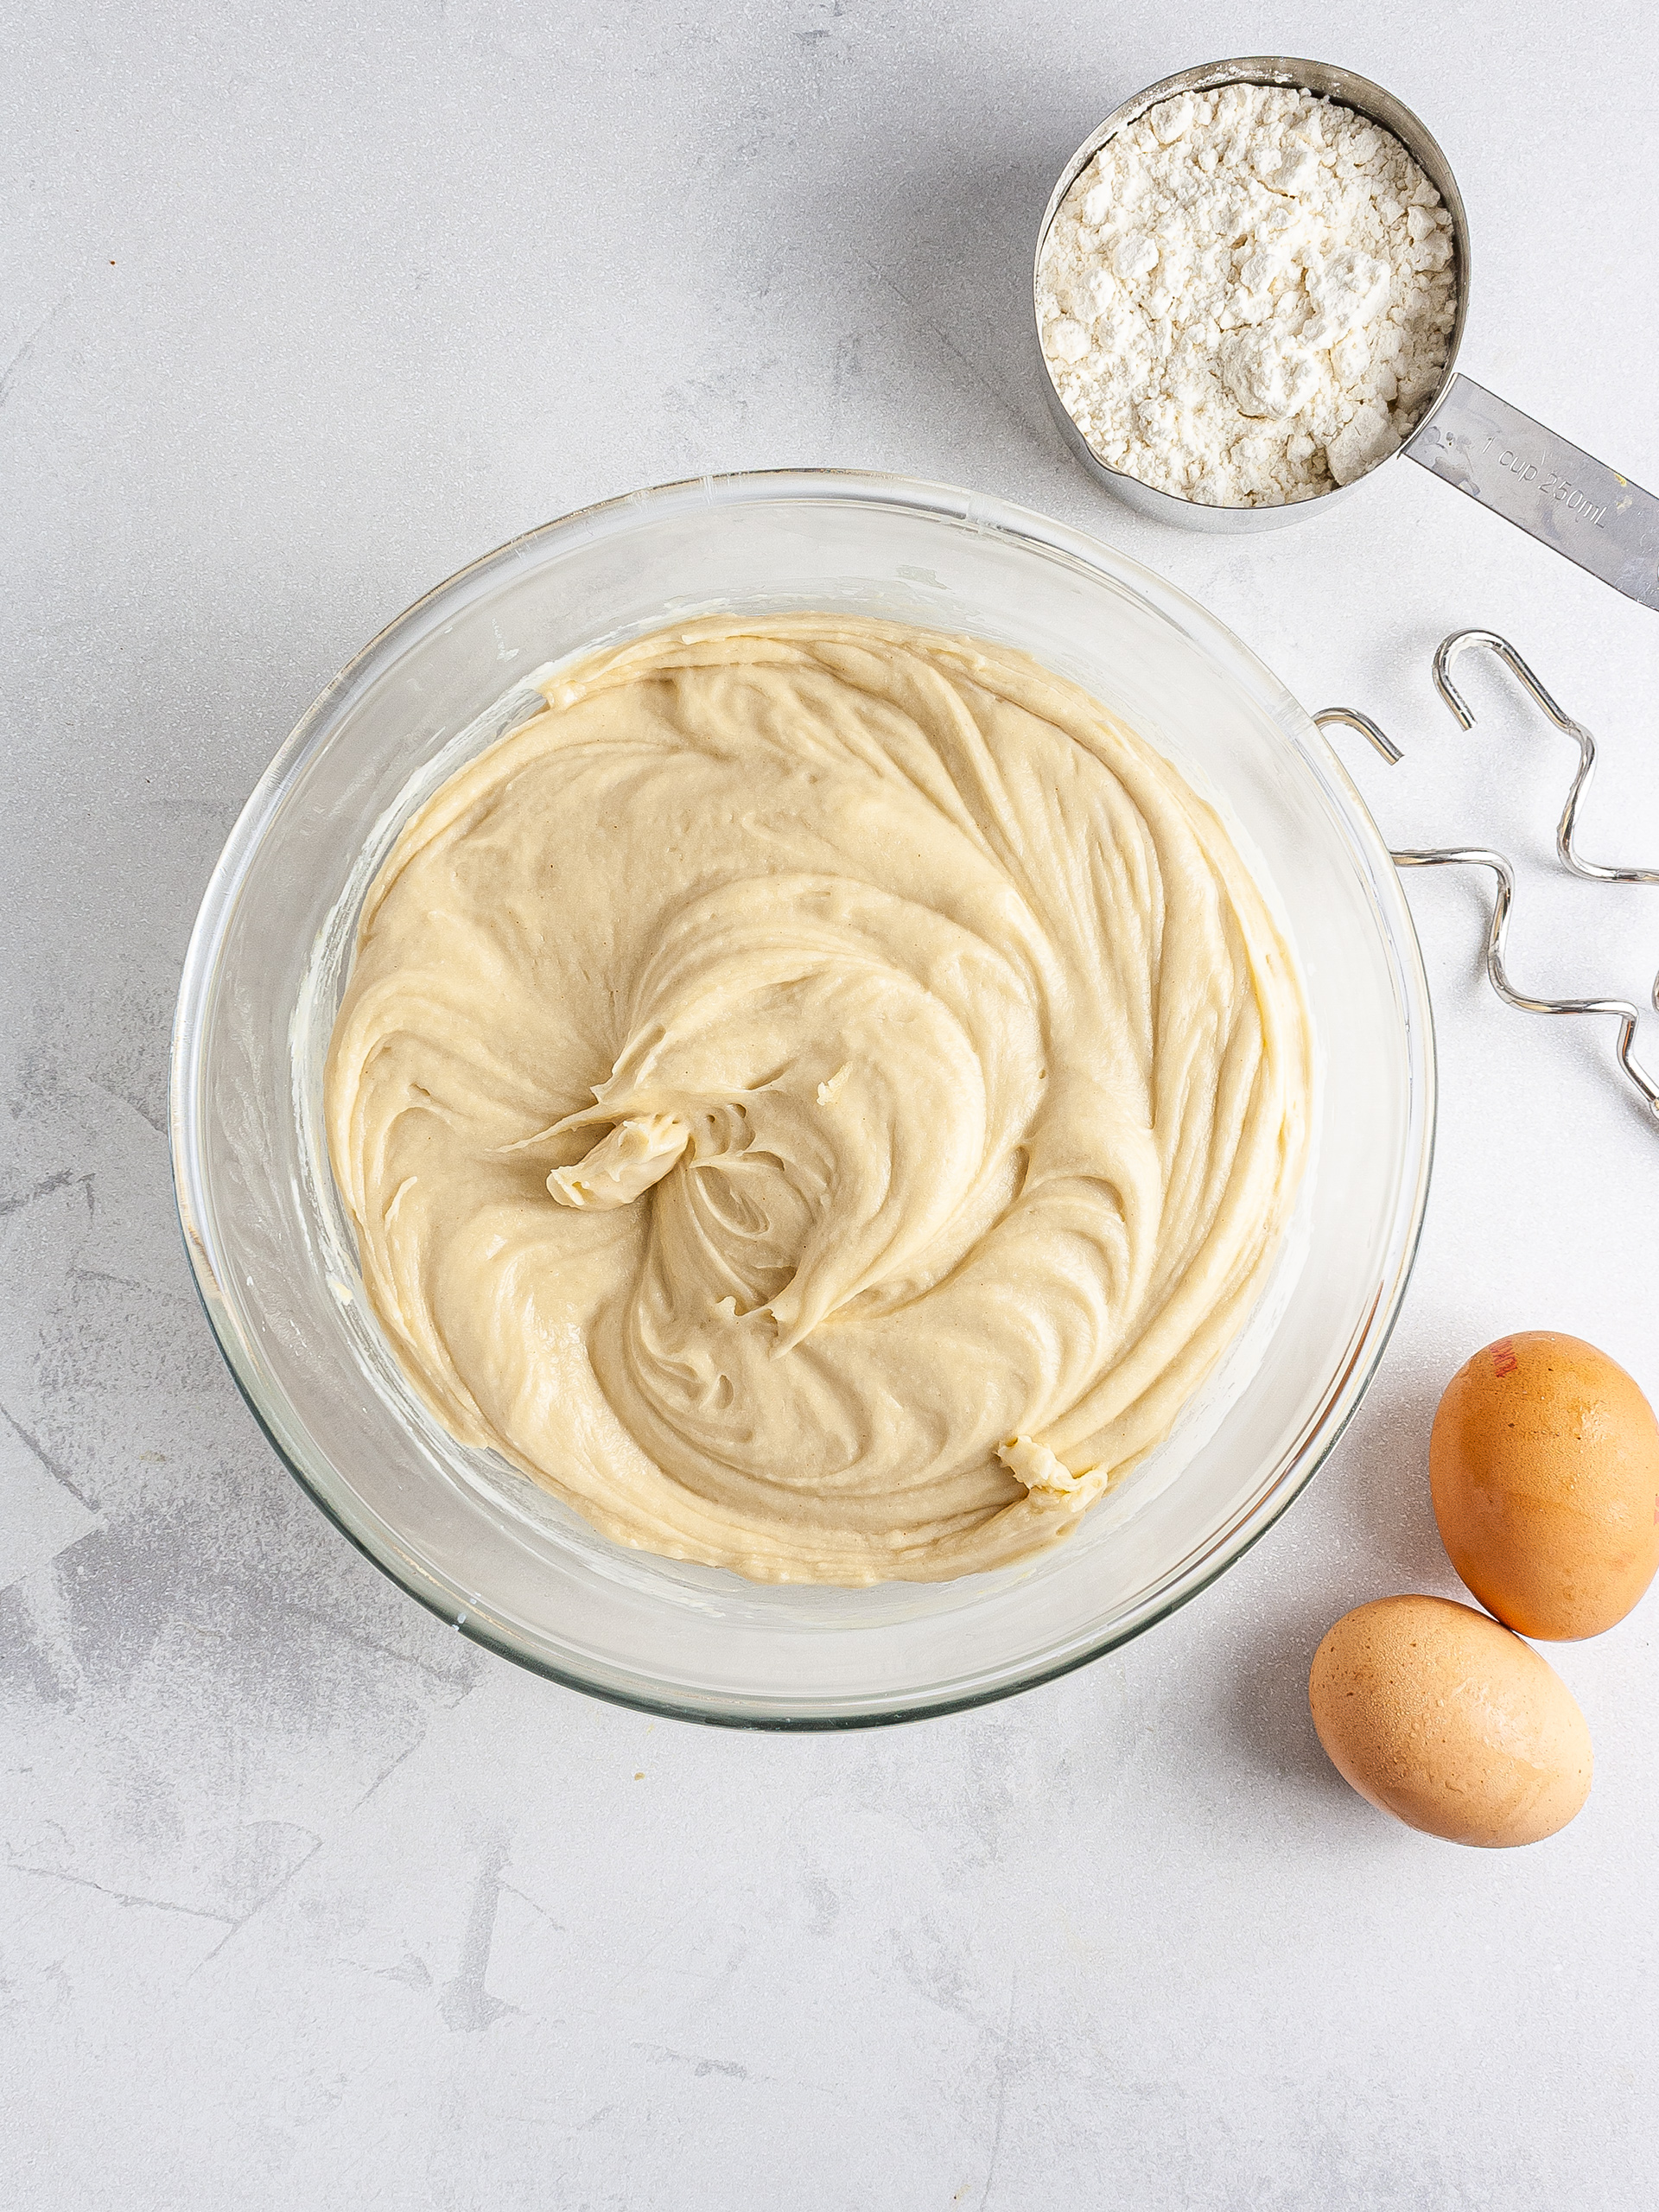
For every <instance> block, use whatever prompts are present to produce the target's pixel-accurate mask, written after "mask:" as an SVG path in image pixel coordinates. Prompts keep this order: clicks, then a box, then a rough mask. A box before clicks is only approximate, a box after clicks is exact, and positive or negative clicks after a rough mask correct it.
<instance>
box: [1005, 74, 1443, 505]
mask: <svg viewBox="0 0 1659 2212" xmlns="http://www.w3.org/2000/svg"><path fill="white" fill-rule="evenodd" d="M1037 296H1038V317H1039V324H1040V327H1041V330H1042V340H1043V353H1044V357H1045V359H1046V361H1047V363H1048V366H1049V370H1050V372H1051V374H1052V377H1053V378H1054V383H1055V387H1056V389H1057V390H1058V393H1059V396H1060V398H1061V401H1062V402H1063V404H1064V405H1065V409H1066V411H1067V413H1068V414H1069V415H1070V416H1071V419H1072V420H1073V422H1075V423H1077V427H1078V429H1080V430H1081V431H1082V433H1083V435H1084V437H1085V438H1086V439H1087V440H1088V442H1089V444H1090V447H1091V448H1093V450H1094V451H1095V452H1096V454H1098V455H1099V457H1100V458H1101V460H1102V461H1104V462H1105V463H1106V464H1107V466H1108V467H1111V468H1116V469H1118V470H1120V471H1121V472H1122V473H1123V474H1126V475H1128V476H1134V477H1137V478H1138V479H1139V480H1141V482H1142V483H1143V484H1149V485H1152V486H1155V487H1156V488H1157V489H1158V490H1160V491H1165V492H1172V493H1176V494H1177V495H1178V496H1179V497H1181V498H1185V499H1194V500H1198V501H1201V502H1203V503H1204V504H1205V505H1211V506H1224V507H1259V506H1279V505H1284V504H1285V503H1287V502H1288V501H1291V500H1295V499H1315V498H1317V497H1318V496H1319V493H1322V492H1328V491H1330V490H1332V487H1333V486H1336V485H1338V484H1347V483H1351V481H1352V480H1354V478H1356V477H1357V476H1363V474H1365V473H1366V471H1367V470H1368V469H1371V468H1375V467H1376V465H1377V463H1378V462H1379V461H1385V460H1386V459H1387V458H1388V456H1389V454H1391V453H1393V452H1394V451H1395V448H1396V447H1398V446H1399V445H1400V444H1401V442H1402V441H1403V440H1404V439H1405V438H1406V437H1407V436H1408V435H1409V434H1410V432H1411V431H1412V429H1414V427H1415V425H1416V423H1417V422H1418V421H1419V419H1420V418H1421V416H1422V414H1423V411H1424V410H1425V409H1426V408H1427V405H1428V403H1429V401H1430V400H1431V399H1432V398H1433V395H1434V392H1435V390H1436V388H1437V387H1438V385H1439V384H1440V377H1441V374H1442V372H1443V371H1444V368H1445V365H1446V347H1447V345H1448V343H1449V341H1450V334H1451V330H1452V322H1453V321H1454V319H1455V316H1456V312H1457V280H1456V275H1455V272H1454V270H1453V269H1452V219H1451V217H1450V215H1449V214H1448V213H1447V212H1446V209H1445V208H1444V207H1442V206H1441V205H1440V194H1438V193H1437V192H1436V191H1435V189H1434V188H1433V185H1432V184H1431V183H1430V182H1429V181H1428V179H1427V177H1426V176H1425V175H1424V174H1423V172H1422V170H1421V168H1419V167H1418V166H1417V164H1416V162H1414V161H1413V160H1412V158H1411V156H1409V155H1408V153H1407V151H1406V149H1405V148H1404V147H1403V146H1402V144H1401V143H1400V142H1399V140H1398V139H1397V138H1395V137H1391V136H1390V135H1389V132H1387V131H1386V130H1381V129H1380V128H1379V127H1378V126H1377V125H1376V124H1373V123H1369V122H1367V121H1366V119H1365V118H1364V117H1363V116H1361V115H1357V114H1356V113H1355V112H1354V111H1353V110H1352V109H1351V108H1345V107H1341V106H1338V105H1337V104H1336V103H1335V102H1333V101H1331V100H1325V99H1316V98H1315V97H1314V96H1313V94H1312V93H1311V92H1297V91H1293V90H1290V89H1288V88H1285V87H1281V86H1265V85H1229V86H1224V88H1223V89H1221V90H1220V91H1218V92H1203V93H1199V94H1197V95H1194V94H1191V93H1183V94H1181V95H1180V96H1179V98H1177V99H1170V100H1165V101H1162V102H1161V103H1160V105H1158V106H1156V107H1154V108H1152V109H1149V110H1148V111H1147V113H1146V114H1145V115H1144V116H1142V117H1141V118H1140V120H1139V121H1138V122H1135V123H1132V124H1128V125H1127V126H1126V127H1125V128H1124V129H1122V130H1119V131H1116V133H1114V135H1113V136H1112V137H1110V138H1109V139H1108V141H1107V142H1106V143H1105V145H1103V147H1102V148H1101V149H1100V151H1099V153H1098V154H1096V156H1095V157H1094V159H1093V160H1092V161H1091V162H1089V164H1088V165H1087V167H1086V168H1084V169H1083V171H1082V172H1081V173H1080V175H1078V176H1077V180H1076V181H1075V182H1074V183H1073V185H1072V186H1071V190H1070V191H1069V192H1068V193H1067V194H1066V196H1065V200H1063V201H1062V203H1061V205H1060V207H1059V208H1058V211H1057V213H1056V214H1055V218H1054V220H1053V223H1052V225H1051V226H1050V228H1049V232H1048V236H1047V238H1046V240H1045V241H1044V245H1043V251H1042V256H1041V259H1040V262H1039V269H1038V282H1037Z"/></svg>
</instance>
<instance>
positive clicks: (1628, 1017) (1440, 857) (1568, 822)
mask: <svg viewBox="0 0 1659 2212" xmlns="http://www.w3.org/2000/svg"><path fill="white" fill-rule="evenodd" d="M1466 652H1490V653H1492V654H1494V655H1495V656H1496V657H1497V658H1498V659H1499V660H1501V661H1502V662H1503V665H1504V666H1505V667H1506V668H1507V669H1508V670H1509V671H1510V674H1511V675H1513V676H1514V677H1516V679H1517V680H1518V681H1519V683H1521V684H1522V687H1523V688H1524V689H1525V690H1526V691H1527V693H1528V695H1529V697H1530V698H1531V699H1532V701H1533V702H1534V703H1535V705H1536V706H1537V707H1538V708H1539V709H1541V712H1542V713H1543V714H1544V715H1547V716H1548V719H1549V720H1550V721H1552V722H1553V723H1554V725H1555V727H1556V728H1557V729H1559V730H1561V731H1563V732H1565V734H1567V736H1568V737H1570V738H1572V739H1573V741H1574V742H1575V743H1576V745H1577V746H1578V748H1579V766H1578V772H1577V773H1576V774H1575V775H1574V776H1573V782H1572V785H1571V788H1570V789H1569V790H1568V791H1567V804H1566V805H1565V806H1564V807H1563V808H1562V810H1561V818H1560V823H1558V824H1557V826H1556V831H1555V849H1556V851H1557V852H1558V853H1559V854H1560V858H1561V861H1562V864H1563V866H1565V867H1566V868H1569V869H1571V871H1572V873H1573V874H1574V875H1579V876H1584V877H1587V878H1588V879H1589V880H1592V882H1597V883H1659V868H1604V867H1602V866H1601V865H1600V863H1599V862H1598V861H1587V860H1585V859H1583V858H1582V857H1581V855H1580V854H1579V853H1578V852H1577V851H1576V850H1575V849H1574V846H1573V833H1574V830H1575V829H1576V826H1577V821H1578V810H1579V802H1580V799H1581V798H1583V796H1584V794H1585V792H1586V790H1587V789H1588V788H1589V784H1590V779H1591V777H1592V775H1593V773H1594V772H1595V765H1596V745H1595V740H1594V739H1593V738H1592V736H1591V734H1590V733H1589V731H1588V730H1587V729H1586V728H1585V727H1584V725H1583V723H1582V722H1576V721H1573V718H1572V716H1571V715H1568V714H1567V713H1566V712H1565V711H1564V710H1563V709H1562V708H1561V707H1560V706H1559V705H1558V704H1557V702H1555V700H1554V698H1552V697H1551V696H1550V694H1549V693H1548V691H1547V690H1545V689H1544V686H1543V685H1542V684H1541V683H1540V682H1539V680H1538V678H1537V677H1536V676H1535V674H1534V672H1533V671H1532V670H1531V669H1530V668H1529V666H1528V664H1527V663H1526V662H1525V661H1524V660H1523V659H1522V658H1521V655H1520V654H1519V653H1518V652H1516V649H1515V647H1514V646H1513V645H1510V642H1509V640H1508V639H1506V638H1500V637H1499V636H1498V635H1497V632H1495V631H1492V630H1459V631H1455V632H1453V633H1452V636H1451V637H1449V638H1446V639H1443V640H1442V642H1441V644H1440V650H1439V651H1438V652H1436V653H1435V656H1434V684H1435V689H1436V690H1438V691H1439V693H1440V696H1441V698H1442V699H1444V700H1445V702H1446V705H1447V706H1448V707H1449V708H1450V709H1452V714H1453V715H1455V716H1456V717H1457V720H1458V722H1459V725H1460V726H1461V727H1462V728H1464V729H1471V728H1473V727H1474V721H1475V717H1474V715H1472V714H1471V711H1470V709H1469V708H1468V706H1467V705H1466V704H1465V701H1464V698H1463V695H1462V694H1461V692H1459V690H1458V688H1457V685H1456V684H1455V683H1454V682H1453V681H1452V669H1453V668H1454V667H1455V666H1456V664H1457V663H1458V661H1459V659H1460V658H1461V657H1462V656H1463V655H1464V654H1465V653H1466ZM1313 719H1314V721H1316V722H1317V723H1318V724H1319V728H1321V729H1329V728H1333V727H1335V726H1336V725H1338V724H1340V725H1342V726H1344V727H1345V728H1349V729H1356V730H1357V731H1358V732H1359V733H1360V734H1361V736H1363V738H1365V739H1366V740H1367V741H1368V742H1369V743H1370V744H1371V745H1373V746H1375V747H1376V750H1377V751H1378V752H1379V753H1381V754H1382V756H1383V759H1384V760H1386V761H1387V762H1388V764H1389V766H1390V767H1391V768H1392V767H1395V766H1398V765H1399V763H1400V761H1401V760H1402V759H1403V758H1404V755H1403V754H1402V752H1401V749H1400V747H1398V746H1397V745H1396V744H1395V742H1394V741H1393V739H1392V738H1390V737H1389V735H1388V734H1387V733H1386V731H1384V730H1383V729H1381V728H1379V727H1378V725H1377V724H1376V722H1374V721H1372V720H1371V717H1370V715H1363V714H1361V713H1360V711H1359V710H1358V709H1357V708H1356V707H1325V708H1323V709H1321V710H1320V711H1319V713H1318V714H1317V715H1314V717H1313ZM1390 857H1391V858H1392V860H1393V861H1394V864H1395V867H1396V868H1486V869H1490V870H1491V874H1493V875H1494V876H1495V877H1496V878H1497V896H1496V898H1495V899H1494V900H1493V904H1492V919H1491V927H1490V928H1489V930H1488V931H1487V933H1486V974H1487V976H1488V978H1489V980H1490V982H1491V986H1492V988H1493V989H1494V990H1495V991H1496V992H1497V995H1498V996H1499V998H1501V999H1502V1000H1503V1002H1504V1004H1505V1005H1506V1006H1512V1007H1518V1008H1519V1010H1520V1011H1521V1012H1522V1014H1611V1015H1612V1016H1613V1017H1615V1019H1616V1020H1618V1025H1619V1027H1618V1044H1617V1046H1615V1048H1614V1049H1615V1052H1616V1053H1617V1055H1618V1064H1619V1065H1620V1067H1622V1068H1623V1069H1624V1072H1625V1074H1626V1075H1627V1076H1628V1077H1630V1081H1631V1082H1632V1083H1633V1084H1635V1085H1636V1088H1637V1090H1638V1091H1639V1092H1640V1093H1641V1096H1642V1099H1643V1104H1644V1105H1645V1106H1646V1108H1647V1110H1648V1112H1649V1114H1650V1115H1652V1116H1653V1117H1654V1119H1655V1120H1656V1121H1659V1082H1656V1080H1655V1079H1654V1077H1652V1076H1650V1075H1649V1073H1648V1071H1647V1070H1646V1069H1645V1068H1643V1066H1642V1065H1640V1063H1639V1062H1638V1061H1637V1058H1636V1057H1635V1055H1634V1053H1633V1052H1632V1051H1631V1046H1632V1045H1633V1043H1634V1041H1635V1038H1636V1025H1637V1020H1639V1019H1640V1014H1639V1011H1638V1009H1637V1007H1634V1006H1633V1005H1632V1004H1631V1003H1630V1001H1629V1000H1628V999H1541V998H1534V997H1532V996H1531V995H1529V993H1527V992H1525V991H1520V990H1517V989H1516V987H1515V985H1514V983H1513V982H1511V981H1510V972H1509V969H1508V967H1507V965H1506V964H1505V958H1504V955H1505V951H1506V948H1507V941H1508V938H1509V928H1510V908H1511V907H1512V906H1513V905H1514V903H1515V873H1514V870H1513V869H1512V868H1510V863H1509V862H1508V861H1506V860H1505V859H1504V857H1503V854H1502V853H1494V852H1490V851H1488V850H1487V849H1486V848H1485V847H1484V846H1479V845H1461V846H1451V845H1446V846H1436V847H1433V848H1429V849H1424V850H1421V851H1415V852H1399V853H1395V854H1393V855H1390ZM1653 1003H1654V1006H1655V1007H1656V1008H1659V976H1655V978H1654V984H1653Z"/></svg>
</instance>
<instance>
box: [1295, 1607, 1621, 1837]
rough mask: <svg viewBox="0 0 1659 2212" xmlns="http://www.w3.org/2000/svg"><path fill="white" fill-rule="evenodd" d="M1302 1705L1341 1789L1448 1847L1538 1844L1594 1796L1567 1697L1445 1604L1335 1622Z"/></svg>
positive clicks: (1586, 1746)
mask: <svg viewBox="0 0 1659 2212" xmlns="http://www.w3.org/2000/svg"><path fill="white" fill-rule="evenodd" d="M1307 1702H1308V1706H1309V1707H1310V1709H1311V1710H1312V1712H1313V1726H1314V1727H1315V1728H1317V1729H1318V1731H1319V1741H1320V1742H1321V1743H1322V1744H1323V1745H1325V1750H1326V1751H1327V1752H1328V1753H1329V1754H1330V1758H1331V1763H1332V1765H1333V1766H1334V1767H1335V1768H1336V1770H1337V1771H1338V1774H1339V1775H1341V1777H1342V1778H1343V1780H1344V1782H1348V1783H1352V1785H1353V1787H1354V1788H1355V1789H1357V1790H1358V1792H1359V1794H1360V1796H1362V1797H1364V1798H1368V1799H1369V1800H1370V1802H1371V1803H1372V1804H1373V1805H1376V1806H1378V1807H1380V1808H1381V1809H1382V1810H1383V1812H1385V1813H1392V1814H1393V1815H1394V1816H1395V1819H1396V1820H1398V1821H1404V1822H1405V1823H1406V1826H1407V1827H1413V1828H1421V1829H1422V1830H1423V1831H1424V1832H1425V1834H1428V1835H1438V1836H1444V1837H1445V1838H1446V1840H1447V1841H1448V1842H1450V1843H1470V1844H1478V1845H1480V1846H1483V1847H1487V1848H1494V1849H1495V1848H1498V1847H1503V1846H1507V1845H1510V1844H1517V1843H1537V1842H1539V1841H1541V1840H1542V1838H1543V1837H1545V1836H1547V1835H1554V1833H1555V1831H1556V1830H1557V1829H1558V1828H1564V1827H1566V1826H1567V1822H1568V1821H1570V1820H1571V1819H1572V1818H1573V1815H1574V1814H1575V1813H1576V1812H1577V1811H1578V1810H1579V1808H1580V1806H1581V1805H1582V1804H1583V1803H1584V1801H1585V1799H1586V1797H1587V1796H1589V1795H1590V1775H1591V1767H1592V1754H1591V1750H1590V1732H1589V1730H1588V1729H1587V1728H1586V1726H1585V1725H1584V1715H1583V1714H1582V1713H1580V1711H1579V1708H1578V1707H1577V1705H1576V1704H1575V1703H1574V1702H1573V1694H1572V1692H1571V1691H1570V1690H1569V1689H1568V1688H1567V1684H1566V1683H1565V1682H1564V1681H1562V1680H1561V1678H1560V1675H1558V1674H1557V1673H1556V1672H1555V1670H1554V1668H1553V1667H1552V1666H1550V1664H1549V1663H1548V1661H1547V1660H1544V1659H1541V1658H1540V1657H1539V1656H1538V1654H1537V1653H1536V1652H1535V1650H1534V1649H1532V1647H1531V1645H1530V1644H1526V1643H1522V1641H1521V1639H1520V1637H1518V1636H1512V1635H1511V1634H1510V1631H1509V1630H1508V1629H1506V1628H1501V1627H1500V1626H1499V1625H1498V1624H1497V1622H1496V1621H1494V1620H1489V1619H1488V1618H1486V1616H1485V1614H1484V1613H1478V1612H1476V1611H1475V1610H1474V1608H1473V1606H1472V1605H1454V1604H1453V1603H1452V1600H1451V1599H1449V1598H1379V1599H1377V1600H1376V1603H1375V1604H1373V1605H1358V1606H1356V1608H1355V1609H1354V1611H1352V1612H1351V1613H1344V1615H1343V1617H1342V1618H1341V1619H1340V1620H1339V1621H1338V1623H1337V1624H1336V1626H1335V1627H1334V1628H1333V1629H1332V1630H1331V1631H1330V1632H1329V1634H1328V1635H1327V1636H1326V1637H1325V1641H1324V1642H1323V1643H1321V1644H1320V1646H1319V1649H1318V1650H1317V1651H1316V1652H1315V1653H1314V1655H1313V1670H1312V1672H1311V1673H1310V1674H1309V1675H1308V1678H1307Z"/></svg>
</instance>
